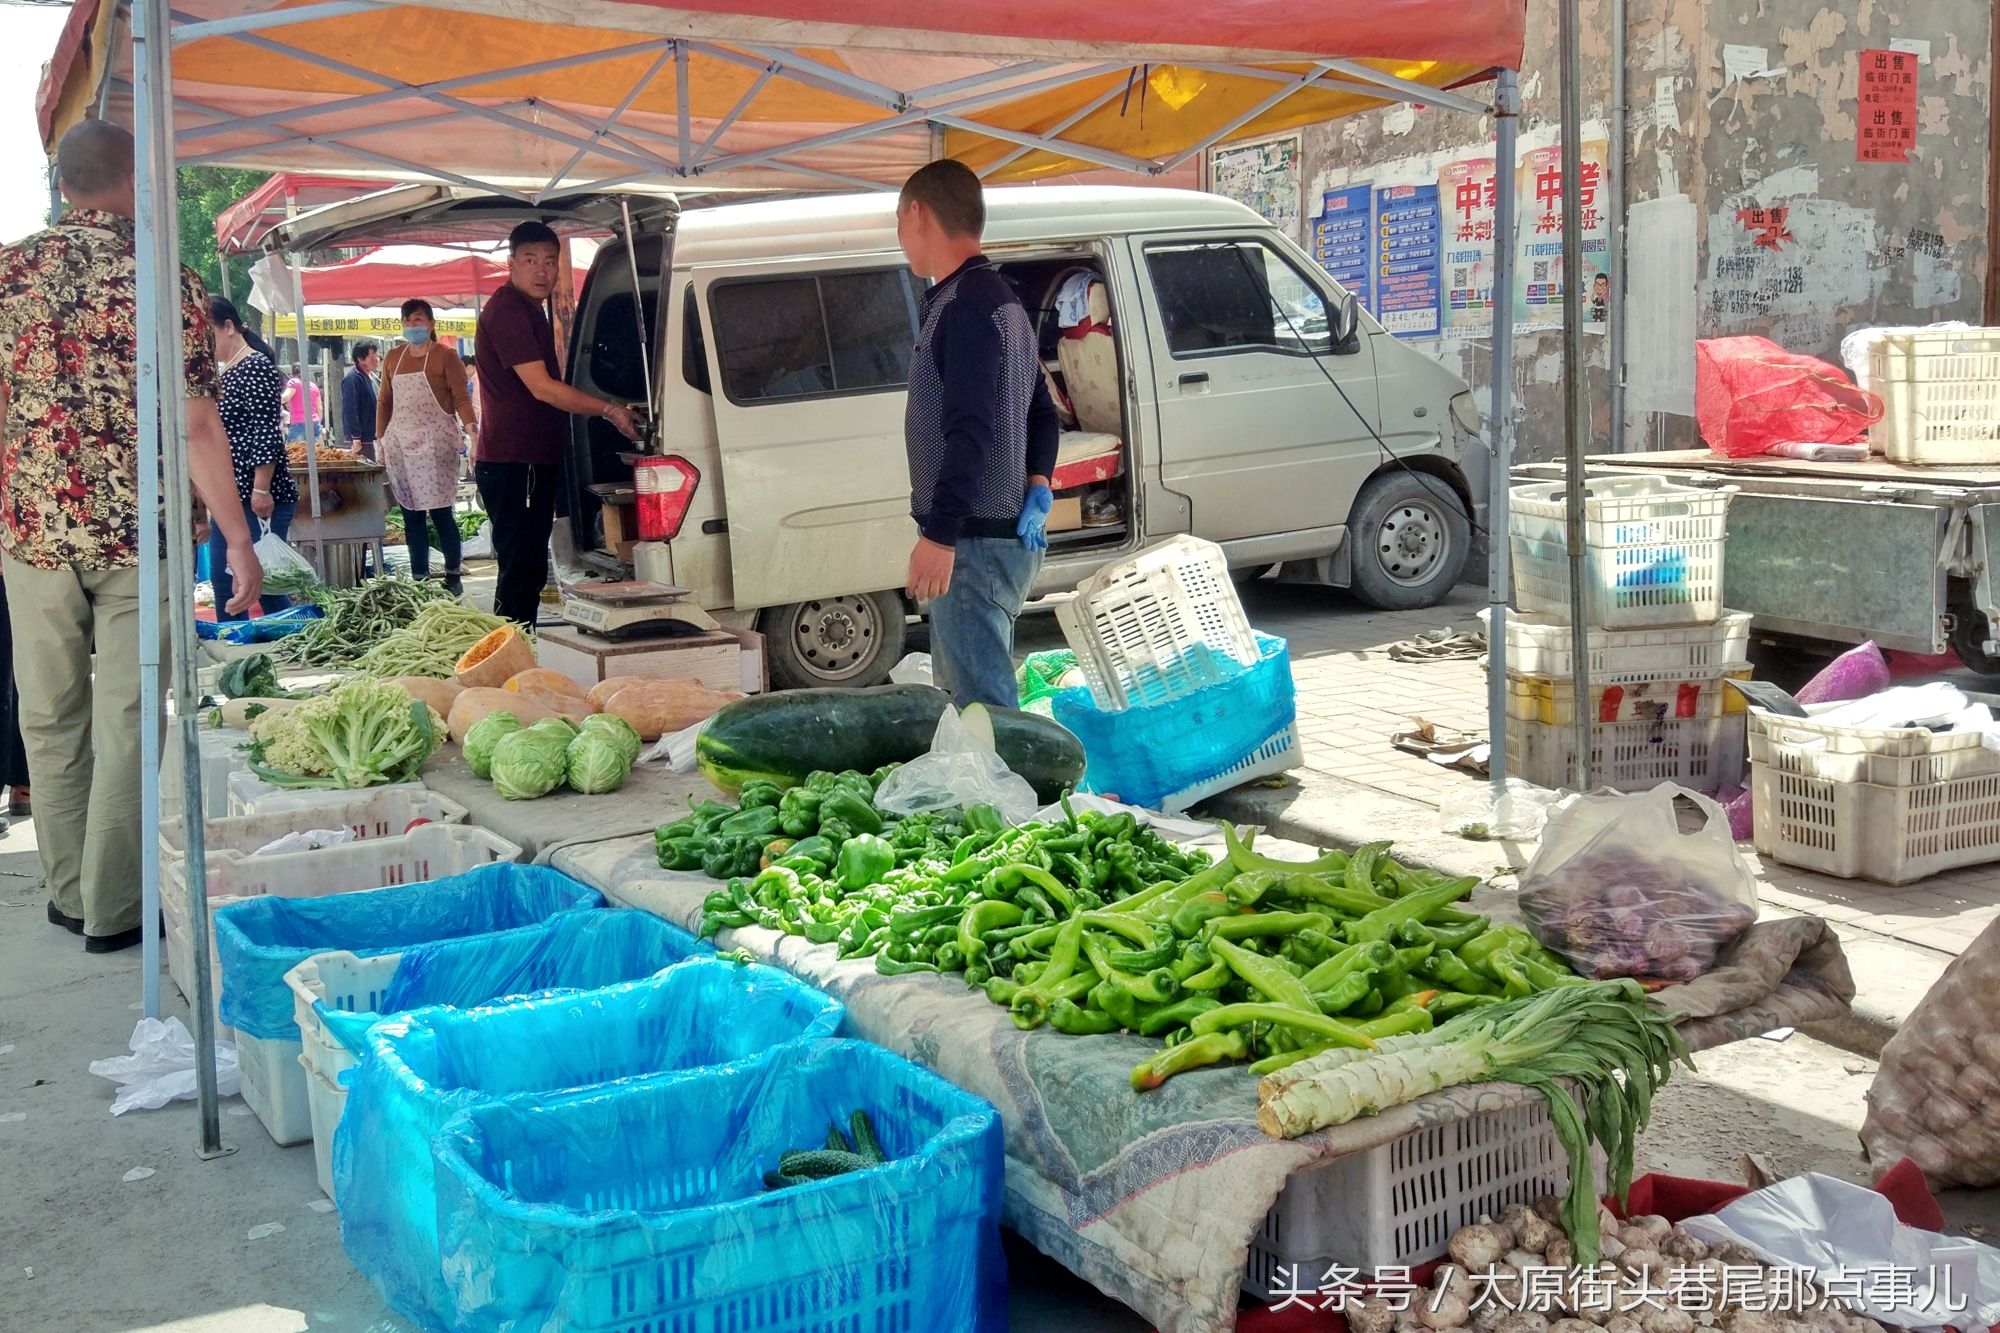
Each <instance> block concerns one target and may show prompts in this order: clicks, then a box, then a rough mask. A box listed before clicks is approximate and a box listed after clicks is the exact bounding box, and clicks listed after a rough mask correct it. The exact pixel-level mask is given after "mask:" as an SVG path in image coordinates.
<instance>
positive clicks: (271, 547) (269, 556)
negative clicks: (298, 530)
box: [250, 519, 319, 579]
mask: <svg viewBox="0 0 2000 1333" xmlns="http://www.w3.org/2000/svg"><path fill="white" fill-rule="evenodd" d="M257 528H258V537H257V544H256V545H255V546H253V547H251V548H250V549H251V550H253V551H255V552H256V553H257V563H258V564H260V565H262V566H263V567H264V577H265V578H267V579H268V578H270V577H271V576H272V575H273V574H293V575H298V576H300V577H303V578H314V579H316V578H318V577H319V574H318V572H317V571H316V570H314V569H313V567H312V564H311V562H309V561H308V560H307V559H306V558H305V557H304V556H302V555H300V554H299V553H298V552H297V551H295V550H294V549H292V544H291V543H290V542H288V541H286V540H285V539H284V538H283V537H280V536H279V535H278V534H277V533H275V532H273V531H271V525H270V524H269V523H266V522H264V521H263V520H261V519H260V520H258V523H257Z"/></svg>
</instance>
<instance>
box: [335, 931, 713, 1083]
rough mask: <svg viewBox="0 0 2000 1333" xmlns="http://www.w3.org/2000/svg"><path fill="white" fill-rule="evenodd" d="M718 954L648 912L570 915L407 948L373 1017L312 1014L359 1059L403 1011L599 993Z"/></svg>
mask: <svg viewBox="0 0 2000 1333" xmlns="http://www.w3.org/2000/svg"><path fill="white" fill-rule="evenodd" d="M714 952H715V946H713V945H711V944H709V943H708V942H707V941H706V940H698V939H696V938H695V937H694V936H692V935H690V934H688V933H687V932H686V931H685V930H682V929H681V928H680V927H679V926H675V925H670V924H669V923H667V922H665V921H663V920H661V919H660V918H659V917H657V916H654V915H653V914H652V913H651V912H638V911H626V910H619V909H611V910H607V911H603V912H570V913H565V914H564V915H562V916H558V917H553V918H551V919H550V920H549V921H548V923H547V924H545V925H542V926H539V927H536V928H535V929H532V930H522V931H507V932H505V933H503V934H499V935H481V936H475V937H474V938H472V939H469V940H442V941H440V942H438V943H436V944H425V945H421V946H419V947H418V948H415V949H411V950H409V951H408V952H407V953H405V954H404V955H403V957H402V960H401V961H400V962H399V963H398V964H397V965H396V973H395V975H394V976H393V977H392V978H391V979H390V981H389V984H388V987H387V988H386V989H385V990H384V991H383V993H382V998H381V1007H380V1008H379V1009H377V1010H376V1011H375V1012H373V1013H357V1012H351V1011H349V1010H345V1009H331V1008H328V1007H327V1003H326V1001H324V1000H321V1001H319V1002H318V1003H316V1004H315V1005H313V1009H314V1011H315V1012H317V1013H318V1014H319V1019H320V1022H322V1023H324V1024H326V1028H327V1031H328V1032H329V1033H330V1034H331V1035H332V1036H333V1037H334V1039H335V1040H337V1041H339V1042H340V1043H341V1044H342V1045H343V1046H345V1047H347V1049H348V1050H350V1051H353V1052H354V1053H355V1054H356V1055H361V1054H365V1053H366V1051H367V1037H368V1029H369V1028H371V1027H373V1026H374V1025H375V1024H376V1023H379V1022H380V1021H381V1020H382V1019H383V1018H385V1017H387V1016H388V1015H390V1014H400V1013H402V1012H403V1011H404V1010H406V1009H421V1008H423V1007H425V1006H426V1005H433V1004H445V1005H451V1006H452V1007H454V1008H458V1009H463V1008H466V1007H468V1006H471V1005H475V1004H491V1003H493V1002H494V1001H496V1000H500V999H503V998H505V997H507V996H516V995H533V994H535V993H537V992H539V991H550V990H595V989H597V988H598V987H600V986H615V985H617V984H618V983H619V982H621V981H637V980H639V979H640V978H641V977H649V976H651V975H652V974H653V973H655V972H657V971H659V970H660V969H661V968H663V967H670V966H672V965H673V964H675V963H678V962H680V961H681V960H682V959H684V958H692V957H694V956H695V955H696V954H707V953H714Z"/></svg>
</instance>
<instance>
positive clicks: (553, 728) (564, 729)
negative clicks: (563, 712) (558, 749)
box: [528, 717, 578, 745]
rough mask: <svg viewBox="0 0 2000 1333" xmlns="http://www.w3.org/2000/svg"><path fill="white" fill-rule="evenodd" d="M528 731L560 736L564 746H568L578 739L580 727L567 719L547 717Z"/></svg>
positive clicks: (532, 725)
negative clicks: (577, 734)
mask: <svg viewBox="0 0 2000 1333" xmlns="http://www.w3.org/2000/svg"><path fill="white" fill-rule="evenodd" d="M528 730H530V731H546V732H549V733H551V734H552V735H556V736H560V737H562V742H563V744H564V745H568V744H569V743H570V742H571V741H573V740H575V739H576V733H577V731H578V727H577V725H576V723H574V722H572V721H570V720H569V719H568V718H566V717H545V718H543V719H542V720H541V721H539V722H536V723H533V724H531V725H530V726H529V728H528Z"/></svg>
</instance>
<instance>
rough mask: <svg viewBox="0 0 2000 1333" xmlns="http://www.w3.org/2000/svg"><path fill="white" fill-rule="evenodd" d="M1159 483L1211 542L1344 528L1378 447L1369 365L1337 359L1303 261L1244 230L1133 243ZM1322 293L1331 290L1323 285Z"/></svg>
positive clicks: (1366, 350) (1355, 357)
mask: <svg viewBox="0 0 2000 1333" xmlns="http://www.w3.org/2000/svg"><path fill="white" fill-rule="evenodd" d="M1132 249H1133V255H1132V257H1133V260H1134V262H1135V265H1136V267H1137V268H1138V271H1139V279H1140V281H1139V287H1140V290H1141V292H1142V293H1143V298H1142V299H1143V301H1144V306H1145V312H1146V331H1147V339H1148V343H1149V345H1150V349H1151V353H1152V355H1151V361H1152V367H1153V374H1154V377H1155V385H1154V388H1155V391H1156V396H1157V398H1158V402H1159V417H1160V473H1161V480H1162V481H1163V482H1164V483H1165V484H1166V486H1167V489H1169V490H1172V491H1177V492H1179V493H1180V494H1182V495H1184V496H1186V497H1187V499H1188V501H1189V502H1190V504H1191V505H1192V506H1193V511H1194V513H1193V531H1194V533H1195V535H1196V536H1200V537H1206V538H1208V539H1209V540H1210V541H1229V540H1232V539H1235V538H1242V537H1259V536H1264V535H1267V534H1274V533H1283V532H1299V531H1303V530H1306V529H1310V528H1323V527H1328V526H1331V525H1336V524H1340V523H1345V522H1346V521H1347V511H1348V509H1349V507H1350V506H1351V505H1352V504H1353V502H1354V496H1355V493H1356V491H1357V490H1358V489H1359V487H1360V485H1361V483H1362V481H1363V480H1365V479H1366V478H1367V476H1368V474H1369V473H1370V472H1371V471H1372V470H1373V469H1374V460H1375V458H1376V457H1377V446H1376V444H1375V441H1374V437H1373V435H1372V434H1371V432H1370V430H1369V426H1370V424H1371V423H1372V422H1373V421H1374V419H1375V415H1376V411H1377V408H1376V387H1375V356H1374V350H1373V348H1372V346H1371V340H1370V338H1369V336H1368V330H1367V327H1366V325H1365V324H1364V326H1363V330H1362V334H1361V337H1360V348H1359V350H1358V351H1356V352H1354V353H1351V354H1349V355H1343V356H1335V355H1333V354H1332V346H1331V340H1330V334H1329V325H1330V322H1331V315H1332V310H1331V309H1330V308H1329V307H1330V302H1329V301H1328V299H1327V297H1326V296H1325V294H1324V293H1323V292H1322V291H1321V290H1320V286H1319V284H1318V283H1317V282H1316V281H1315V280H1313V279H1311V278H1309V277H1308V276H1307V266H1306V264H1305V261H1304V260H1303V259H1302V258H1301V257H1300V256H1299V255H1298V254H1297V252H1296V251H1294V250H1292V249H1291V247H1288V246H1282V245H1280V244H1279V243H1278V242H1277V239H1276V237H1275V235H1273V234H1268V233H1263V232H1260V231H1258V230H1256V229H1245V230H1242V231H1233V232H1219V233H1214V234H1202V233H1195V234H1189V233H1185V232H1175V233H1169V234H1163V235H1157V236H1138V237H1134V238H1133V240H1132ZM1328 285H1329V286H1330V285H1331V284H1328Z"/></svg>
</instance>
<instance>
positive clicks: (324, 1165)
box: [299, 1054, 347, 1199]
mask: <svg viewBox="0 0 2000 1333" xmlns="http://www.w3.org/2000/svg"><path fill="white" fill-rule="evenodd" d="M299 1067H300V1069H301V1070H302V1071H303V1072H304V1074H305V1076H306V1122H307V1123H308V1124H309V1125H311V1126H312V1141H313V1169H314V1171H316V1172H317V1173H318V1175H319V1192H320V1193H321V1194H324V1195H325V1196H326V1197H327V1198H329V1199H331V1198H332V1197H333V1132H334V1130H336V1129H338V1128H339V1127H340V1113H341V1112H342V1111H343V1110H345V1109H346V1107H347V1089H346V1088H344V1087H341V1086H340V1085H339V1084H338V1083H336V1082H334V1081H333V1080H331V1079H329V1078H328V1077H327V1076H326V1075H325V1074H322V1073H320V1072H319V1070H317V1069H315V1068H314V1067H313V1062H312V1057H311V1056H309V1055H305V1054H301V1055H300V1056H299Z"/></svg>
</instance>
